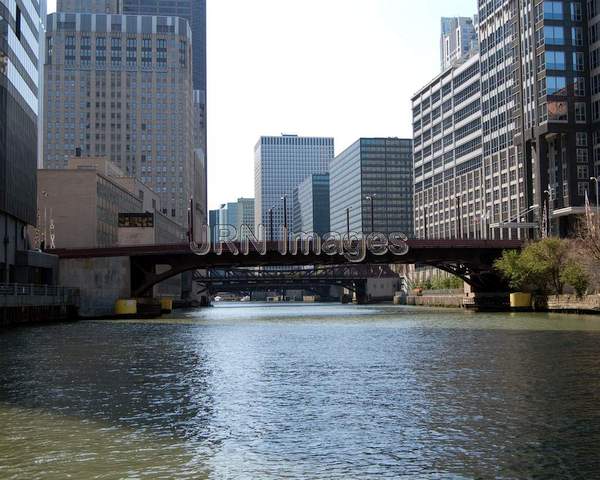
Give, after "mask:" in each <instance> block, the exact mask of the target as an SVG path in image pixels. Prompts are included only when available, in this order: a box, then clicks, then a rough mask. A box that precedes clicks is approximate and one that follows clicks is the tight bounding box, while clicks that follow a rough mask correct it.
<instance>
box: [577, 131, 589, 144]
mask: <svg viewBox="0 0 600 480" xmlns="http://www.w3.org/2000/svg"><path fill="white" fill-rule="evenodd" d="M576 144H577V146H578V147H587V145H588V135H587V132H577V133H576Z"/></svg>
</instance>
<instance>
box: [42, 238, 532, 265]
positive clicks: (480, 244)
mask: <svg viewBox="0 0 600 480" xmlns="http://www.w3.org/2000/svg"><path fill="white" fill-rule="evenodd" d="M406 243H407V244H408V247H409V250H410V251H415V250H416V251H423V250H444V251H447V250H462V251H465V250H467V251H494V250H496V251H497V250H506V249H509V250H511V249H520V248H521V247H522V246H523V243H524V242H523V241H521V240H469V239H452V240H422V239H419V240H408V242H406ZM236 247H237V248H238V250H240V249H241V248H240V244H236ZM222 251H223V254H225V255H227V254H229V255H230V254H231V249H230V248H229V246H228V245H227V244H222ZM48 253H51V254H54V255H57V256H59V257H60V258H100V257H146V256H154V255H157V256H164V255H168V256H171V255H175V256H177V255H194V253H193V251H192V250H191V249H190V246H189V244H164V245H139V246H123V247H103V248H70V249H54V250H49V251H48ZM256 253H257V252H256V250H255V249H254V248H253V247H252V245H250V254H254V255H256ZM277 254H279V251H278V243H277V242H267V256H272V255H277ZM208 255H210V256H212V255H216V253H215V249H214V248H213V249H211V252H210V253H209V254H208ZM279 255H280V256H281V257H286V256H289V257H290V259H292V257H293V258H294V259H295V260H296V261H297V260H298V257H299V256H302V255H301V254H298V255H292V254H290V253H287V254H286V255H281V254H279ZM321 255H323V256H325V255H326V254H324V253H322V254H321ZM411 256H412V255H411Z"/></svg>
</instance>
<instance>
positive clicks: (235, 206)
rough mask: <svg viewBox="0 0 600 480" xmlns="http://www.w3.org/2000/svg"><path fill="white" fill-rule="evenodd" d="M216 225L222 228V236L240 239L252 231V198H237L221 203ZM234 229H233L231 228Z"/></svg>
mask: <svg viewBox="0 0 600 480" xmlns="http://www.w3.org/2000/svg"><path fill="white" fill-rule="evenodd" d="M218 212H219V215H218V225H219V226H220V227H221V229H222V232H221V233H222V235H221V236H222V237H229V239H233V237H234V236H235V239H236V240H238V241H239V240H242V239H244V238H246V237H247V236H248V232H252V233H253V232H254V199H253V198H243V197H242V198H238V199H237V202H229V203H224V204H222V205H221V208H220V209H219V210H218ZM233 229H235V230H233Z"/></svg>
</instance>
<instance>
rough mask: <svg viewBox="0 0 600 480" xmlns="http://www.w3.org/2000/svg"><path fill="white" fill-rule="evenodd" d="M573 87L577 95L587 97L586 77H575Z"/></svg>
mask: <svg viewBox="0 0 600 480" xmlns="http://www.w3.org/2000/svg"><path fill="white" fill-rule="evenodd" d="M573 89H574V91H575V96H576V97H585V79H584V78H581V77H577V78H575V81H574V82H573Z"/></svg>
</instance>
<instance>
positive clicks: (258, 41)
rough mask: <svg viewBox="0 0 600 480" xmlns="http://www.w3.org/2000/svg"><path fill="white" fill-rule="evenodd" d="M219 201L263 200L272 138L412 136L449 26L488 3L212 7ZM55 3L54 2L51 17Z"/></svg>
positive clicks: (239, 1) (240, 2)
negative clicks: (257, 177)
mask: <svg viewBox="0 0 600 480" xmlns="http://www.w3.org/2000/svg"><path fill="white" fill-rule="evenodd" d="M207 4H208V5H207V9H208V19H207V23H208V39H207V47H208V161H209V164H208V165H209V166H208V203H209V208H216V207H218V205H219V204H220V203H224V202H228V201H235V200H236V199H237V198H238V197H241V196H250V197H252V196H254V145H255V144H256V141H257V140H258V138H259V137H260V136H261V135H279V134H280V133H296V134H298V135H319V136H321V135H322V136H332V137H334V138H335V145H336V152H340V151H341V150H343V149H344V148H346V147H347V146H348V145H350V144H351V143H352V142H354V141H355V140H356V139H358V138H359V137H361V136H363V137H364V136H385V137H387V136H398V137H410V136H411V135H412V128H411V108H410V97H411V95H412V94H413V93H414V92H415V91H416V90H417V89H418V88H420V87H421V86H423V85H424V84H425V83H426V82H427V81H428V80H430V79H431V78H432V77H433V76H435V75H436V74H437V73H439V31H440V17H442V16H454V15H463V16H471V15H473V14H474V13H475V11H476V8H477V7H476V0H417V1H412V0H207ZM54 9H55V1H52V0H50V1H49V10H50V11H52V10H54Z"/></svg>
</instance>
